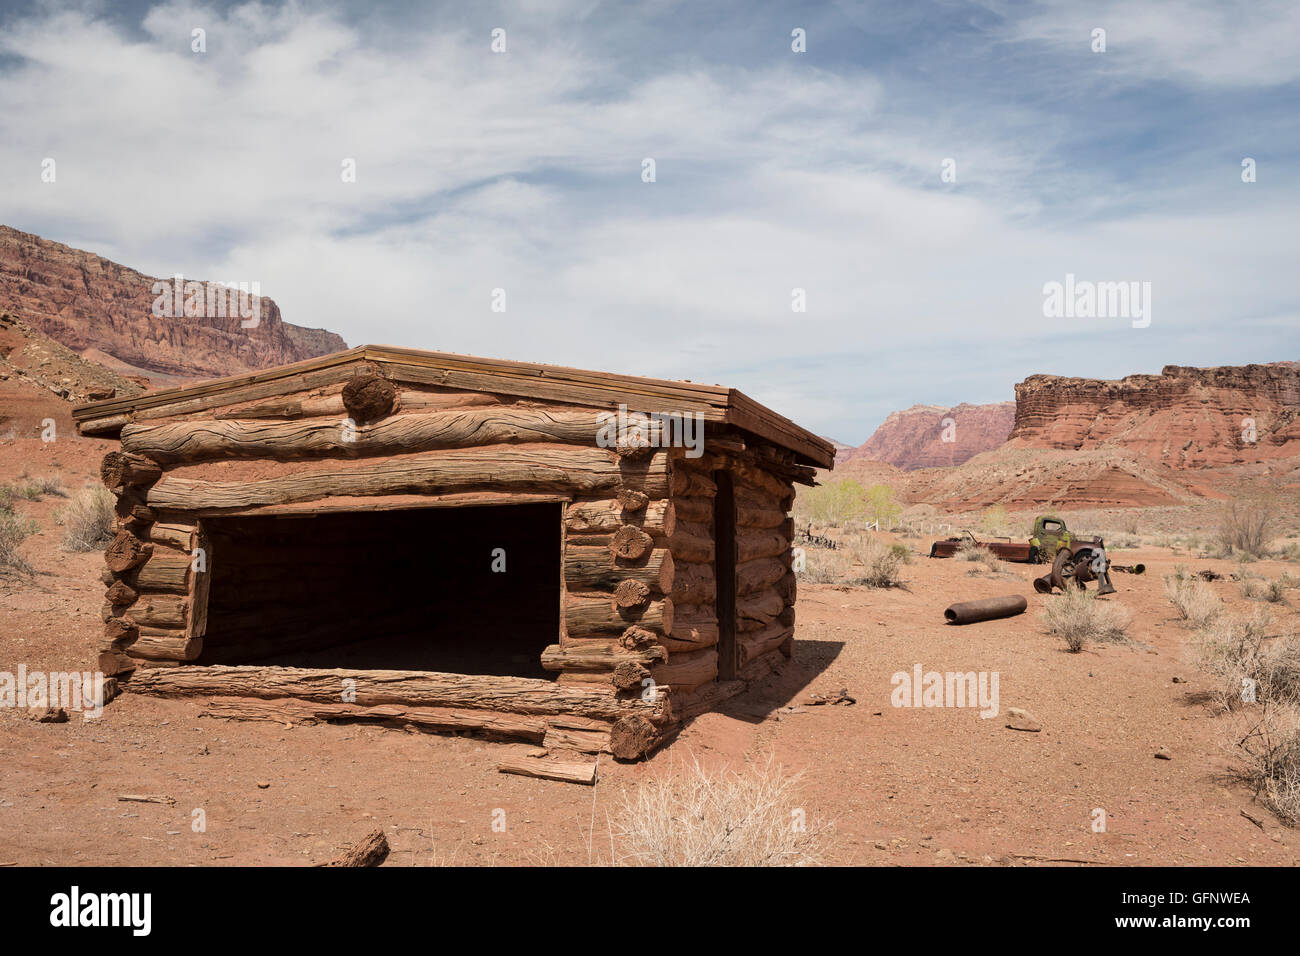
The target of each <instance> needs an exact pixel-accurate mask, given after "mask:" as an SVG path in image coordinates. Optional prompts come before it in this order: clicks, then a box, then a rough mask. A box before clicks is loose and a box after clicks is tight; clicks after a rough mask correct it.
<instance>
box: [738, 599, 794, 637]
mask: <svg viewBox="0 0 1300 956" xmlns="http://www.w3.org/2000/svg"><path fill="white" fill-rule="evenodd" d="M784 607H785V602H784V601H782V600H781V597H780V595H778V594H777V593H776V592H775V591H759V592H758V593H757V594H749V595H746V596H745V597H743V598H740V599H738V600H737V601H736V619H737V621H738V622H739V624H740V627H741V630H746V629H747V627H746V622H749V623H750V624H760V625H761V624H766V623H768V622H769V621H771V620H773V619H775V618H776V616H777V615H778V614H780V613H781V611H782V609H783V608H784Z"/></svg>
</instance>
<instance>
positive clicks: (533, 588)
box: [194, 503, 563, 679]
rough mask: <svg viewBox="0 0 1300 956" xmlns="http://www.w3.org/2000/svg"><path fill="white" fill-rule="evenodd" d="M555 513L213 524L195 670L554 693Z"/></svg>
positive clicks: (464, 512)
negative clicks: (448, 676) (526, 686)
mask: <svg viewBox="0 0 1300 956" xmlns="http://www.w3.org/2000/svg"><path fill="white" fill-rule="evenodd" d="M562 521H563V517H562V506H561V505H560V504H558V503H538V504H534V503H529V504H519V505H489V506H473V507H470V506H460V507H440V508H419V507H415V508H408V509H401V510H384V511H378V510H377V511H341V512H340V511H335V512H326V513H317V514H295V515H292V516H289V515H277V516H256V517H214V518H204V519H203V522H202V523H203V527H204V530H205V532H206V534H207V537H208V539H209V541H210V545H211V549H212V554H211V574H212V577H211V584H210V590H209V595H208V607H207V627H206V635H205V638H204V646H203V653H202V654H201V656H200V657H199V658H198V659H197V660H196V661H195V662H194V663H196V664H252V663H256V664H261V665H280V666H289V667H307V668H336V667H338V668H348V669H361V670H404V671H437V672H442V673H454V674H484V675H496V676H509V677H532V678H541V679H553V678H554V676H555V675H554V674H552V673H549V672H547V671H545V670H543V669H542V666H541V661H540V658H541V654H542V651H543V650H544V649H545V648H546V646H547V645H549V644H554V643H556V642H557V641H558V640H559V634H560V609H561V596H562V589H561V584H562V565H561V546H562Z"/></svg>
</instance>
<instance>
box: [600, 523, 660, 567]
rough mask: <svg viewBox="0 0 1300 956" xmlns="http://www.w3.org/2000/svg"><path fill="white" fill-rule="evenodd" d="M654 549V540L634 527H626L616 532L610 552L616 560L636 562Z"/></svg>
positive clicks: (610, 544)
mask: <svg viewBox="0 0 1300 956" xmlns="http://www.w3.org/2000/svg"><path fill="white" fill-rule="evenodd" d="M653 547H654V539H653V538H652V537H650V535H648V534H646V533H645V532H644V531H642V530H641V529H640V528H638V527H635V526H634V525H630V524H629V525H624V526H623V527H621V528H619V529H618V530H617V531H615V532H614V537H613V538H612V539H611V540H610V543H609V550H610V553H611V554H612V555H614V557H616V558H623V559H625V560H629V561H631V560H635V559H637V558H639V557H641V556H642V555H643V554H646V553H648V552H649V551H650V549H651V548H653Z"/></svg>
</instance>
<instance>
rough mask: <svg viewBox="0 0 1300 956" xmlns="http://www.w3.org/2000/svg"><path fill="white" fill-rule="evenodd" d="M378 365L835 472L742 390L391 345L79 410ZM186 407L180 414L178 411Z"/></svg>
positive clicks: (173, 399) (165, 400) (252, 391)
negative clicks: (669, 423) (654, 419)
mask: <svg viewBox="0 0 1300 956" xmlns="http://www.w3.org/2000/svg"><path fill="white" fill-rule="evenodd" d="M362 362H371V363H374V364H375V365H378V366H380V367H381V368H383V369H384V370H385V372H386V374H389V375H390V376H391V377H393V378H394V379H396V380H398V381H411V382H416V383H423V384H436V385H445V386H448V387H452V388H468V389H471V390H475V391H485V392H498V393H505V394H513V395H519V396H523V397H530V398H538V399H542V400H547V401H559V402H572V403H575V404H581V405H596V406H600V405H610V404H613V403H621V404H626V405H628V406H629V407H631V408H632V410H633V411H638V412H680V413H683V414H685V413H700V414H701V415H703V417H704V420H705V421H710V422H725V423H729V424H732V425H734V426H736V427H737V428H742V429H745V430H747V431H750V432H752V433H754V434H755V435H758V436H760V437H762V438H765V439H767V440H769V441H772V442H774V443H776V444H778V445H780V446H782V447H784V448H788V449H790V450H791V451H793V452H795V453H796V454H797V455H799V456H800V457H801V458H802V459H804V461H805V463H808V464H814V465H818V466H821V467H823V468H825V467H830V466H831V465H832V463H833V462H834V459H835V449H834V446H833V445H831V443H830V442H828V441H826V440H825V439H824V438H821V437H819V436H817V435H815V434H813V433H812V432H810V431H808V430H807V429H805V428H801V427H800V426H799V425H796V424H795V423H794V422H792V421H791V420H790V419H788V418H786V417H784V416H783V415H779V414H777V413H776V412H774V411H773V410H772V409H770V408H767V407H766V406H764V405H761V404H759V403H758V402H756V401H754V400H753V399H752V398H750V397H749V396H747V395H745V394H744V393H743V392H740V391H738V390H736V389H731V388H724V387H722V386H718V385H702V384H700V383H698V382H675V381H671V380H668V379H656V378H645V377H642V376H636V375H619V374H615V373H610V372H595V371H590V370H586V369H576V368H569V367H566V366H561V365H541V364H537V363H533V362H511V361H508V360H505V359H490V358H479V357H477V356H469V355H456V354H452V353H446V352H428V351H422V350H418V349H407V348H398V347H396V346H391V345H359V346H357V347H356V348H352V349H348V350H347V351H345V352H335V353H333V354H331V355H324V356H319V357H317V358H312V359H307V360H305V361H302V362H294V363H291V364H289V365H281V366H277V367H276V368H272V369H262V370H260V371H257V372H251V373H248V374H245V375H233V376H229V377H227V378H219V379H212V380H209V381H206V382H200V383H198V384H196V385H187V386H180V387H177V388H168V389H160V390H159V391H157V392H146V393H144V394H142V395H136V396H132V397H130V398H121V399H111V398H110V399H105V400H103V401H98V402H88V403H86V404H84V405H78V406H76V407H75V408H74V409H73V411H72V416H73V419H74V420H76V421H78V422H84V421H89V420H91V419H98V418H107V417H110V416H114V415H120V414H133V415H138V416H141V417H146V418H153V417H157V416H158V414H159V413H158V412H157V411H155V412H154V414H152V415H150V414H148V413H149V411H150V410H158V409H163V408H164V407H165V408H167V412H166V414H180V413H182V412H184V411H202V410H205V409H208V408H216V407H220V406H222V405H227V404H233V403H236V402H240V401H247V400H249V399H250V398H254V397H258V398H260V397H268V396H271V395H274V394H276V390H275V388H274V387H273V386H274V383H276V382H278V381H282V380H287V379H293V378H298V377H301V376H303V375H307V374H311V373H325V374H323V375H312V378H313V380H316V379H321V380H323V379H332V378H333V377H334V376H332V375H329V374H328V373H329V371H330V370H334V369H341V368H342V367H343V366H347V365H350V364H359V363H362ZM177 407H179V409H180V410H179V411H177Z"/></svg>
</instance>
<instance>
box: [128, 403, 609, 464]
mask: <svg viewBox="0 0 1300 956" xmlns="http://www.w3.org/2000/svg"><path fill="white" fill-rule="evenodd" d="M597 416H598V413H597V412H595V411H568V410H558V409H546V408H516V407H512V406H502V407H493V408H472V409H460V410H456V411H445V412H433V413H420V414H409V415H398V416H395V417H392V418H386V419H384V420H383V421H380V422H377V423H375V424H372V425H356V426H355V427H346V428H345V421H346V420H344V419H304V420H302V421H291V422H267V421H259V420H223V421H197V422H195V421H184V422H173V423H170V424H166V425H128V426H127V427H126V428H124V429H122V447H123V448H125V449H127V450H128V451H132V452H135V453H137V454H140V455H148V456H149V457H150V458H153V459H155V460H156V461H160V462H163V463H164V464H167V463H174V462H197V461H208V460H212V459H218V458H277V459H293V458H308V457H347V458H356V457H361V456H365V455H397V454H410V453H413V452H421V451H433V450H435V449H439V448H475V447H479V446H484V445H501V444H521V443H537V442H560V443H565V444H578V445H593V446H594V445H595V443H596V431H597V429H598V428H599V425H598V424H597ZM381 417H382V416H381Z"/></svg>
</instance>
